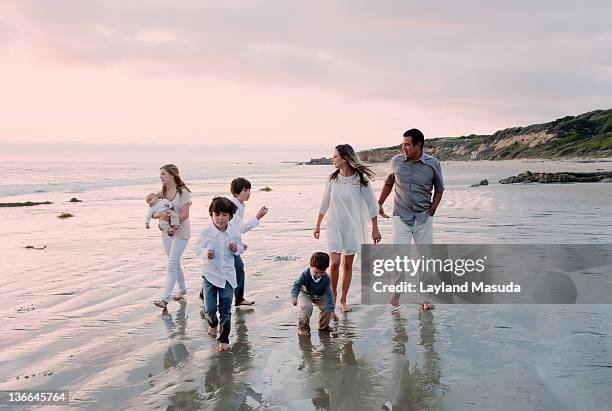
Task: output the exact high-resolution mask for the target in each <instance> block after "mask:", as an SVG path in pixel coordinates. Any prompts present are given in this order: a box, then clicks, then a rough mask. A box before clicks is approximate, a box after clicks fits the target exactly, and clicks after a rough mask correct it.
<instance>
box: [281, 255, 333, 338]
mask: <svg viewBox="0 0 612 411" xmlns="http://www.w3.org/2000/svg"><path fill="white" fill-rule="evenodd" d="M327 267H329V256H328V255H327V254H325V253H314V254H313V255H312V257H310V267H309V268H307V269H306V270H304V272H303V273H302V274H301V275H300V278H298V279H297V280H296V281H295V283H294V284H293V289H292V290H291V304H293V305H298V303H299V310H300V312H299V317H298V318H299V320H298V334H299V335H303V336H308V335H310V316H311V315H312V305H313V304H316V305H317V307H319V322H318V324H317V329H318V330H319V331H329V329H330V328H329V322H330V321H331V318H332V315H333V314H334V311H335V304H334V296H333V294H332V290H331V283H330V280H329V275H327V273H326V272H325V270H326V269H327Z"/></svg>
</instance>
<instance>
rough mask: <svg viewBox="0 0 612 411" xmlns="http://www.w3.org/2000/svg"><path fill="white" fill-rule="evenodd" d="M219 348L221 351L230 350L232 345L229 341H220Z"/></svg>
mask: <svg viewBox="0 0 612 411" xmlns="http://www.w3.org/2000/svg"><path fill="white" fill-rule="evenodd" d="M217 349H218V350H219V351H229V349H230V346H229V344H228V343H219V345H218V346H217Z"/></svg>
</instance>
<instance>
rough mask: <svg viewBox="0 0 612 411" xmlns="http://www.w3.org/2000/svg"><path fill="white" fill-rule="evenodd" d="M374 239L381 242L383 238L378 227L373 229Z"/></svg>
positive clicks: (375, 241) (375, 242)
mask: <svg viewBox="0 0 612 411" xmlns="http://www.w3.org/2000/svg"><path fill="white" fill-rule="evenodd" d="M372 240H374V244H378V243H380V240H382V235H381V234H380V230H379V229H378V228H373V229H372Z"/></svg>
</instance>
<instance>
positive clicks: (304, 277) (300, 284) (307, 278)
mask: <svg viewBox="0 0 612 411" xmlns="http://www.w3.org/2000/svg"><path fill="white" fill-rule="evenodd" d="M300 290H301V291H302V292H304V293H306V294H307V295H308V296H309V297H311V298H315V299H319V298H321V297H323V296H324V295H325V297H326V298H327V311H329V312H330V313H333V312H334V311H335V309H336V306H335V304H334V295H333V293H332V289H331V282H330V279H329V275H327V273H325V275H324V276H323V277H321V280H320V281H319V282H315V281H314V279H313V278H312V276H311V275H310V268H307V269H306V270H304V272H303V273H302V274H301V275H300V277H299V278H298V279H297V280H296V281H295V283H293V288H292V289H291V298H298V295H299V294H300Z"/></svg>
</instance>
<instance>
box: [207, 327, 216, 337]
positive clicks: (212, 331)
mask: <svg viewBox="0 0 612 411" xmlns="http://www.w3.org/2000/svg"><path fill="white" fill-rule="evenodd" d="M208 336H209V337H210V338H217V327H208Z"/></svg>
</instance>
